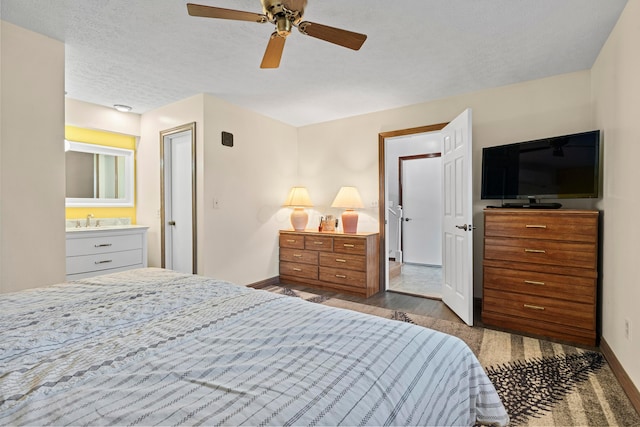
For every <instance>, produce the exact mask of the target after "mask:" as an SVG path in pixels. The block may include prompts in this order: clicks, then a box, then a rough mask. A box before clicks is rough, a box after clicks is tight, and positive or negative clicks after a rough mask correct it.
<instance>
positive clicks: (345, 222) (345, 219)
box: [342, 209, 358, 233]
mask: <svg viewBox="0 0 640 427" xmlns="http://www.w3.org/2000/svg"><path fill="white" fill-rule="evenodd" d="M342 231H343V232H345V233H357V232H358V212H356V211H354V210H353V209H347V210H346V211H344V212H343V213H342Z"/></svg>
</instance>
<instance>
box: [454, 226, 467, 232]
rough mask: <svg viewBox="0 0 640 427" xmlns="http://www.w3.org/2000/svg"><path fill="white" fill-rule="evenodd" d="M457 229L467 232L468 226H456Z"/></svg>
mask: <svg viewBox="0 0 640 427" xmlns="http://www.w3.org/2000/svg"><path fill="white" fill-rule="evenodd" d="M456 228H459V229H460V230H464V231H467V224H465V225H456Z"/></svg>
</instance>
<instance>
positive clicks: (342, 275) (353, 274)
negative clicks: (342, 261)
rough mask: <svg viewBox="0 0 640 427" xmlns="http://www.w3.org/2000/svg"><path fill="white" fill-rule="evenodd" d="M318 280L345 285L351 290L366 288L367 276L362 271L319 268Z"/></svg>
mask: <svg viewBox="0 0 640 427" xmlns="http://www.w3.org/2000/svg"><path fill="white" fill-rule="evenodd" d="M320 280H322V281H324V282H332V283H338V284H341V285H347V286H350V287H353V288H366V287H367V275H366V274H365V272H364V271H354V270H346V269H340V268H330V267H320Z"/></svg>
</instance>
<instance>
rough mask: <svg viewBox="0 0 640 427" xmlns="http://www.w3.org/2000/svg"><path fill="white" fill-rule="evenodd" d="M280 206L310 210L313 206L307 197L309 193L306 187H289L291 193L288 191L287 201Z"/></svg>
mask: <svg viewBox="0 0 640 427" xmlns="http://www.w3.org/2000/svg"><path fill="white" fill-rule="evenodd" d="M282 206H285V207H295V208H303V207H304V208H310V207H312V206H313V204H311V198H310V197H309V192H308V191H307V188H306V187H291V191H289V195H288V196H287V200H286V201H285V202H284V205H282Z"/></svg>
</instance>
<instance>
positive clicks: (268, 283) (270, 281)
mask: <svg viewBox="0 0 640 427" xmlns="http://www.w3.org/2000/svg"><path fill="white" fill-rule="evenodd" d="M278 283H280V276H275V277H271V278H269V279H264V280H260V281H259V282H255V283H249V284H248V285H247V286H248V287H250V288H255V289H261V288H266V287H267V286H273V285H277V284H278Z"/></svg>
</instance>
